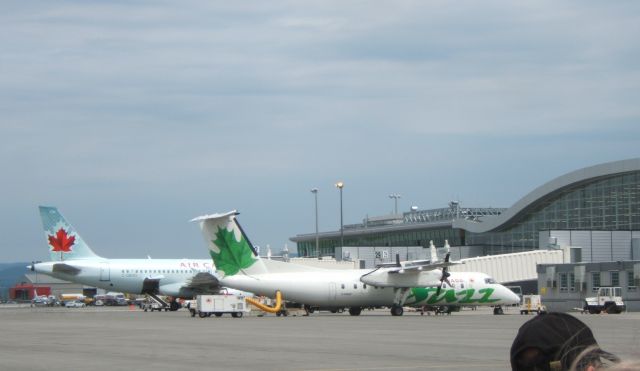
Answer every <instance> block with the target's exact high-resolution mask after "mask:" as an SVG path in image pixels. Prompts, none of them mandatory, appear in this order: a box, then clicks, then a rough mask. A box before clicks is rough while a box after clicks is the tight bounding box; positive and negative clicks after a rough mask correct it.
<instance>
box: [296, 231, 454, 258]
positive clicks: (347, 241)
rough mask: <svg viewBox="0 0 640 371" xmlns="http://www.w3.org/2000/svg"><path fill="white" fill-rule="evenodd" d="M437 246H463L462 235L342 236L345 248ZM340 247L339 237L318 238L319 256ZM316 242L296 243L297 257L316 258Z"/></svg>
mask: <svg viewBox="0 0 640 371" xmlns="http://www.w3.org/2000/svg"><path fill="white" fill-rule="evenodd" d="M431 240H432V241H433V243H434V244H435V245H436V246H438V247H442V246H444V240H448V241H449V244H450V245H451V246H460V245H464V233H463V231H462V230H460V229H452V228H438V229H416V230H408V231H393V232H379V233H375V232H374V233H366V234H364V233H363V234H360V235H357V236H346V235H345V236H344V245H345V246H423V247H429V241H431ZM336 246H340V236H337V237H332V238H327V237H324V238H320V255H321V256H333V255H334V254H335V247H336ZM315 250H316V241H315V239H314V240H310V241H300V242H298V255H299V256H312V257H313V256H316V253H315Z"/></svg>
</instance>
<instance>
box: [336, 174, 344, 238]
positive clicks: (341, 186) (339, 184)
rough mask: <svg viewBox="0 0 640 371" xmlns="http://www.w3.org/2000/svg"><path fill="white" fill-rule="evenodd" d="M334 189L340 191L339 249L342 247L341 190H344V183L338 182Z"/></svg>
mask: <svg viewBox="0 0 640 371" xmlns="http://www.w3.org/2000/svg"><path fill="white" fill-rule="evenodd" d="M336 187H337V188H338V189H339V190H340V247H344V224H343V223H342V188H344V183H343V182H342V181H340V182H338V183H336Z"/></svg>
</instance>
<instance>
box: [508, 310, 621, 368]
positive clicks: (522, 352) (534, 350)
mask: <svg viewBox="0 0 640 371" xmlns="http://www.w3.org/2000/svg"><path fill="white" fill-rule="evenodd" d="M601 358H605V359H609V360H611V361H614V362H616V361H619V359H618V357H616V356H615V355H613V354H611V353H608V352H605V351H604V350H602V349H600V347H599V346H598V343H597V342H596V339H595V338H594V336H593V333H592V332H591V329H589V327H587V325H585V324H584V323H583V322H582V321H580V320H579V319H577V318H575V317H574V316H572V315H569V314H566V313H547V314H540V315H537V316H536V317H534V318H532V319H531V320H529V321H527V322H525V323H524V324H523V325H522V326H521V327H520V329H519V330H518V335H516V338H515V339H514V340H513V344H512V345H511V369H512V370H514V371H523V370H547V371H551V370H568V369H570V368H571V367H572V366H573V367H574V368H573V369H576V370H581V369H583V368H585V367H586V366H588V365H595V366H597V365H599V364H600V363H601Z"/></svg>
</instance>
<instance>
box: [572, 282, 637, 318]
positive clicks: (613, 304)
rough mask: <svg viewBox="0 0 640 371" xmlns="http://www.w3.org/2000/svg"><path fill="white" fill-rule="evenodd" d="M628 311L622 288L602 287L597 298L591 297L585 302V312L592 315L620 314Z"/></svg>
mask: <svg viewBox="0 0 640 371" xmlns="http://www.w3.org/2000/svg"><path fill="white" fill-rule="evenodd" d="M626 309H627V307H626V305H625V304H624V302H623V301H622V289H621V288H620V287H600V288H599V289H598V294H597V296H593V297H589V298H586V299H585V300H584V308H583V310H584V311H585V312H589V313H591V314H599V313H600V312H603V311H604V312H606V313H609V314H618V313H620V312H623V311H625V310H626Z"/></svg>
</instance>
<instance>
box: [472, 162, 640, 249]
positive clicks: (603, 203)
mask: <svg viewBox="0 0 640 371" xmlns="http://www.w3.org/2000/svg"><path fill="white" fill-rule="evenodd" d="M551 229H558V230H640V172H632V173H627V174H622V175H617V176H611V177H607V178H604V179H598V180H594V181H591V182H589V183H586V184H579V185H575V186H572V187H567V188H565V189H563V190H561V191H559V192H558V193H555V194H553V195H552V196H551V197H548V199H546V200H544V199H543V200H541V201H539V202H538V203H537V205H536V206H535V208H534V209H532V210H530V211H528V212H526V213H524V215H522V216H521V217H520V218H519V219H517V220H514V221H511V223H510V225H509V226H508V227H506V229H504V230H500V231H493V232H487V233H467V234H466V239H467V245H475V246H484V247H485V252H486V253H487V254H500V253H509V252H520V251H527V250H531V249H537V248H538V238H539V234H538V231H542V230H551Z"/></svg>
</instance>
